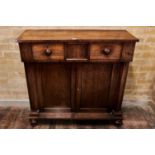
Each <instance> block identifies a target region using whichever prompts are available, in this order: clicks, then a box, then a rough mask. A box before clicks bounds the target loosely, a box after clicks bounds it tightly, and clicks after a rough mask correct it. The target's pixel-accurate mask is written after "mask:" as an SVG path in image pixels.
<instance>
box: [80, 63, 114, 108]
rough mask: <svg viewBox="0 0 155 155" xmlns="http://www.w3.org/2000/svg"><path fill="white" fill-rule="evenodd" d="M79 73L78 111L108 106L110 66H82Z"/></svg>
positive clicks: (98, 64)
mask: <svg viewBox="0 0 155 155" xmlns="http://www.w3.org/2000/svg"><path fill="white" fill-rule="evenodd" d="M80 71H81V101H80V107H79V108H80V109H81V110H82V109H91V108H92V109H97V108H106V107H107V106H108V95H109V91H110V90H109V89H110V81H111V78H110V77H111V72H112V64H100V63H97V64H83V65H81V67H80Z"/></svg>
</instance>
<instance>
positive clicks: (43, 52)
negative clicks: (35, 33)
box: [32, 43, 64, 61]
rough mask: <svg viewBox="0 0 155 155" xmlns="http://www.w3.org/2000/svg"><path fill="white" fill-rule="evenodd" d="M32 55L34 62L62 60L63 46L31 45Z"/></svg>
mask: <svg viewBox="0 0 155 155" xmlns="http://www.w3.org/2000/svg"><path fill="white" fill-rule="evenodd" d="M32 55H33V59H34V60H39V61H50V60H64V44H62V43H51V44H46V43H45V44H33V45H32Z"/></svg>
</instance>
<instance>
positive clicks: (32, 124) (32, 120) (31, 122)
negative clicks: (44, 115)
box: [30, 119, 38, 127]
mask: <svg viewBox="0 0 155 155" xmlns="http://www.w3.org/2000/svg"><path fill="white" fill-rule="evenodd" d="M37 123H38V122H37V120H36V119H30V124H31V126H33V127H34V126H36V125H37Z"/></svg>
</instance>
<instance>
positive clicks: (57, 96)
mask: <svg viewBox="0 0 155 155" xmlns="http://www.w3.org/2000/svg"><path fill="white" fill-rule="evenodd" d="M41 70H42V79H41V81H42V90H43V102H44V108H46V107H47V108H50V107H51V108H70V107H71V106H70V92H71V83H70V78H71V71H70V66H69V65H64V64H44V65H42V66H41Z"/></svg>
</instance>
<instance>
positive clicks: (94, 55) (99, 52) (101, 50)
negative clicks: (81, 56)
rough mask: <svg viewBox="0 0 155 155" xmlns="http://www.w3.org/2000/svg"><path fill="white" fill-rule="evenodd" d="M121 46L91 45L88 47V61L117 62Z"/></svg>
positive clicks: (108, 44) (115, 44) (111, 44)
mask: <svg viewBox="0 0 155 155" xmlns="http://www.w3.org/2000/svg"><path fill="white" fill-rule="evenodd" d="M121 52H122V44H119V43H118V44H117V43H92V44H91V45H90V60H119V59H120V58H121Z"/></svg>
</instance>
